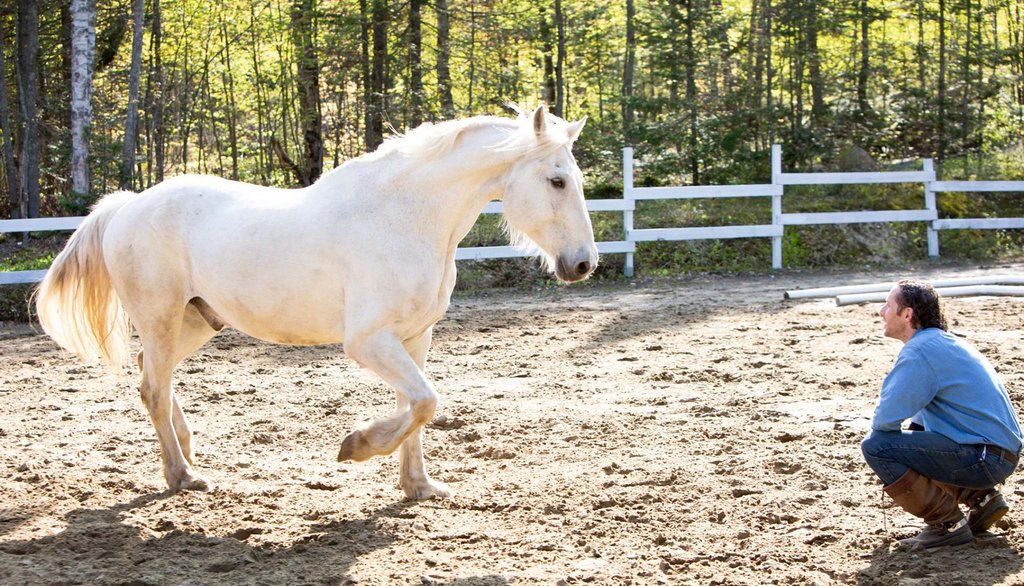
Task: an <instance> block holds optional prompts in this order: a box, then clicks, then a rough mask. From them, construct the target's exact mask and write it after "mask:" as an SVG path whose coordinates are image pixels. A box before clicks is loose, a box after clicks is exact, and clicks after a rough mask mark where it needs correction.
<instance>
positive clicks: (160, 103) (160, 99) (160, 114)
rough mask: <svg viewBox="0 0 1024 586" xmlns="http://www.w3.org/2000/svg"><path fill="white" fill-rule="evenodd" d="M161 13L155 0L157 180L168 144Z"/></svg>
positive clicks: (154, 102) (159, 179)
mask: <svg viewBox="0 0 1024 586" xmlns="http://www.w3.org/2000/svg"><path fill="white" fill-rule="evenodd" d="M161 20H162V18H161V14H160V0H153V22H152V31H151V34H152V35H153V73H152V79H151V80H150V81H151V82H152V84H153V99H154V100H153V142H154V149H153V150H154V151H155V152H154V154H155V158H156V164H155V166H156V169H155V171H156V182H157V183H159V182H161V181H163V180H164V149H165V148H166V146H167V140H166V138H165V137H166V132H165V131H164V98H165V94H164V70H163V65H162V63H161V61H160V45H161V42H162V40H163V27H162V22H161Z"/></svg>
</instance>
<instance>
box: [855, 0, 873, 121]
mask: <svg viewBox="0 0 1024 586" xmlns="http://www.w3.org/2000/svg"><path fill="white" fill-rule="evenodd" d="M870 26H871V13H870V11H869V10H868V0H860V70H859V71H858V73H857V109H858V110H859V111H860V114H861V116H866V115H867V113H868V109H869V108H870V106H869V105H868V74H869V73H870V71H871V68H870V49H871V43H870V39H869V38H868V32H869V28H870Z"/></svg>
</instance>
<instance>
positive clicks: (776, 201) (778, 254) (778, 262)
mask: <svg viewBox="0 0 1024 586" xmlns="http://www.w3.org/2000/svg"><path fill="white" fill-rule="evenodd" d="M772 186H773V187H774V188H775V189H776V190H777V192H776V193H773V194H772V225H773V226H778V227H779V228H780V229H782V230H785V228H784V227H783V225H782V190H783V187H782V145H777V144H773V145H772ZM772 268H773V269H781V268H782V236H772Z"/></svg>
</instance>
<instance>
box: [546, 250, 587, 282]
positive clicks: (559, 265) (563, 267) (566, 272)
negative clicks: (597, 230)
mask: <svg viewBox="0 0 1024 586" xmlns="http://www.w3.org/2000/svg"><path fill="white" fill-rule="evenodd" d="M595 268H597V250H596V247H588V248H581V249H579V250H577V251H576V252H575V253H571V254H559V255H558V258H557V259H556V260H555V275H556V276H557V277H558V278H559V279H561V280H562V281H566V282H568V283H575V282H576V281H582V280H583V279H586V278H587V277H588V276H590V273H592V272H594V269H595Z"/></svg>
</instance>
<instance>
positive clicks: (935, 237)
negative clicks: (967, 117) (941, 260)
mask: <svg viewBox="0 0 1024 586" xmlns="http://www.w3.org/2000/svg"><path fill="white" fill-rule="evenodd" d="M924 172H925V173H927V174H928V178H927V179H925V181H924V207H925V209H928V210H931V211H933V212H935V213H936V214H938V209H939V208H938V206H937V205H936V204H935V192H934V191H932V181H935V164H934V163H933V162H932V160H931V159H925V160H924ZM936 217H938V216H936ZM928 256H930V257H933V258H938V256H939V233H938V231H936V230H935V228H933V227H932V222H928Z"/></svg>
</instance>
